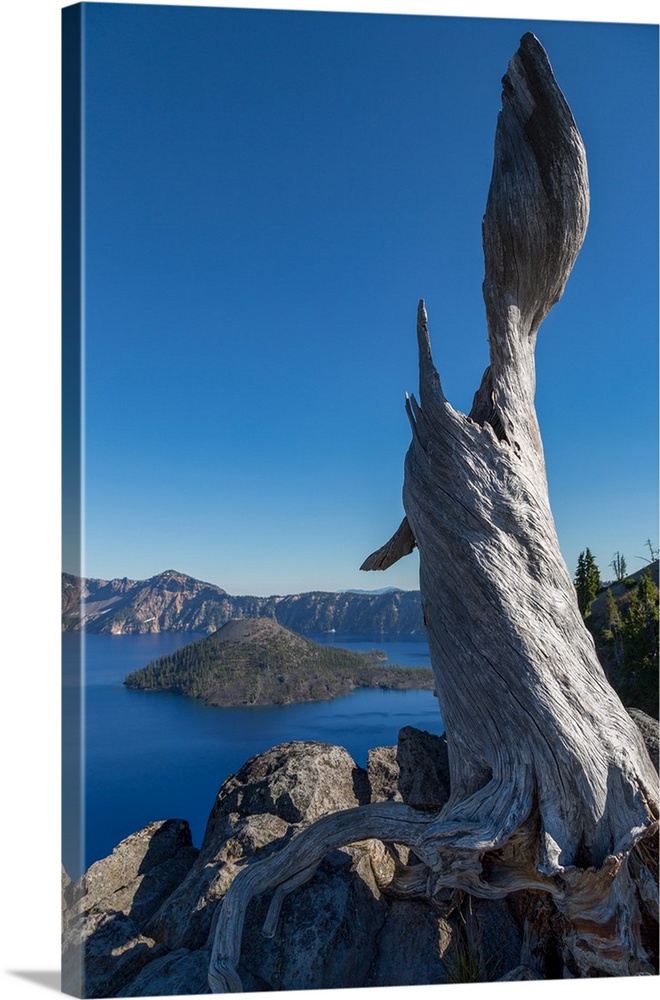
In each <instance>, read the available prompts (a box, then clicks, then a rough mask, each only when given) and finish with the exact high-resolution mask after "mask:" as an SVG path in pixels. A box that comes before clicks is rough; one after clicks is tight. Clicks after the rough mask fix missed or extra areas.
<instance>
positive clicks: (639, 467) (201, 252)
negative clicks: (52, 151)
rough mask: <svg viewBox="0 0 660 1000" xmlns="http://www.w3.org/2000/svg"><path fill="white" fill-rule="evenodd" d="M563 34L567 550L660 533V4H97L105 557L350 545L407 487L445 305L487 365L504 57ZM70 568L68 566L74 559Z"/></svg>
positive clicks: (546, 433)
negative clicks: (570, 219)
mask: <svg viewBox="0 0 660 1000" xmlns="http://www.w3.org/2000/svg"><path fill="white" fill-rule="evenodd" d="M528 30H532V31H533V32H534V33H535V34H536V35H537V36H538V37H539V38H540V40H541V42H542V43H543V45H544V46H545V48H546V50H547V52H548V54H549V57H550V60H551V63H552V65H553V68H554V70H555V74H556V76H557V79H558V81H559V84H560V86H561V87H562V89H563V91H564V93H565V94H566V96H567V98H568V100H569V103H570V105H571V107H572V109H573V112H574V114H575V117H576V120H577V123H578V126H579V128H580V130H581V132H582V135H583V138H584V141H585V145H586V149H587V157H588V161H589V168H590V180H591V197H592V205H591V220H590V225H589V231H588V234H587V238H586V242H585V245H584V247H583V249H582V252H581V254H580V257H579V258H578V261H577V264H576V266H575V269H574V271H573V274H572V276H571V278H570V280H569V283H568V286H567V289H566V292H565V294H564V297H563V299H562V301H561V302H560V303H559V304H558V305H557V306H556V307H555V309H554V310H553V311H552V313H551V314H550V316H549V317H548V318H547V320H546V321H545V323H544V325H543V327H542V328H541V332H540V335H539V341H538V349H537V370H538V389H537V409H538V414H539V420H540V423H541V431H542V435H543V441H544V446H545V452H546V460H547V466H548V477H549V482H550V497H551V503H552V507H553V511H554V514H555V519H556V522H557V528H558V532H559V537H560V541H561V544H562V549H563V552H564V555H565V558H566V560H567V562H568V565H569V568H570V569H571V570H572V571H573V570H574V568H575V563H576V561H577V556H578V553H579V552H580V550H582V549H584V548H585V546H589V547H590V548H591V550H592V552H594V554H595V556H596V559H597V561H598V563H599V565H600V567H601V572H602V574H603V575H604V576H607V575H608V574H609V571H608V568H607V564H608V563H609V561H610V559H611V558H612V555H613V553H614V551H615V550H620V551H622V552H623V553H624V555H625V557H626V559H627V562H628V568H629V569H630V570H632V569H638V568H641V567H642V565H643V563H642V561H641V560H638V559H636V558H635V557H636V556H638V555H639V556H642V555H648V552H646V550H645V549H644V543H645V540H646V538H647V537H649V536H650V537H651V540H652V541H653V543H654V544H655V543H657V542H658V538H657V530H658V529H657V523H658V513H657V494H658V489H657V471H658V470H657V451H658V448H657V403H658V399H657V395H658V394H657V385H658V357H657V354H658V29H657V27H656V26H651V25H648V26H641V25H620V24H619V25H615V24H593V23H568V22H564V23H561V22H551V21H535V20H530V21H513V20H486V19H480V18H465V19H462V18H447V17H428V16H427V17H424V16H407V15H372V14H369V15H366V14H365V15H361V14H337V13H325V14H324V13H318V12H285V11H267V10H238V9H218V8H191V7H180V8H177V7H168V6H163V7H154V6H133V5H112V4H87V5H85V58H86V63H85V87H86V89H85V123H86V127H85V142H84V152H85V176H86V190H85V210H86V227H85V237H86V284H85V288H86V303H85V304H86V330H85V336H86V385H87V396H86V527H85V530H86V535H85V564H84V567H83V568H84V572H85V573H86V575H88V576H94V577H103V578H110V577H114V576H129V577H132V578H144V577H148V576H151V575H153V574H154V573H157V572H159V571H160V570H163V569H166V568H176V569H179V570H181V571H183V572H187V573H190V574H191V575H192V576H195V577H199V578H201V579H204V580H208V581H211V582H213V583H217V584H219V585H220V586H222V587H224V588H225V589H226V590H228V591H229V592H230V593H234V594H247V593H252V594H272V593H292V592H297V591H303V590H312V589H320V590H335V589H342V588H347V587H362V588H365V589H368V588H377V587H382V586H402V587H405V588H409V589H411V588H415V587H417V568H418V566H417V561H416V557H415V556H411V557H408V559H407V560H404V561H403V562H401V563H399V564H397V566H395V567H393V568H392V569H391V570H389V571H388V572H387V573H384V574H364V573H360V572H359V571H358V567H359V565H360V563H361V562H362V560H363V558H364V557H365V556H366V555H367V554H368V553H369V552H371V551H372V550H373V549H374V548H377V547H378V546H379V545H381V544H382V543H383V542H385V541H386V540H387V538H389V536H390V534H391V533H392V531H393V530H394V529H395V528H396V526H397V525H398V523H399V521H400V519H401V517H402V515H403V508H402V503H401V485H402V480H403V460H404V455H405V451H406V449H407V447H408V442H409V427H408V422H407V420H406V417H405V413H404V407H403V399H404V392H405V391H406V390H408V391H415V392H416V390H417V381H416V354H415V338H414V326H415V312H416V306H417V301H418V299H419V298H420V297H424V298H425V299H426V301H427V308H428V310H429V319H430V327H431V336H432V341H433V345H434V353H435V359H436V363H437V365H438V367H439V369H440V374H441V377H442V378H443V383H444V388H445V391H446V393H447V395H448V397H449V399H450V401H451V402H452V403H453V405H455V406H457V407H458V408H460V409H463V410H467V409H469V407H470V405H471V401H472V396H473V393H474V391H475V390H476V388H477V386H478V384H479V381H480V378H481V374H482V371H483V369H484V367H485V366H486V364H487V362H488V350H487V338H486V324H485V318H484V308H483V301H482V297H481V281H482V278H483V257H482V249H481V217H482V215H483V211H484V207H485V203H486V195H487V191H488V184H489V179H490V171H491V165H492V147H493V137H494V131H495V123H496V117H497V112H498V109H499V106H500V80H501V77H502V75H503V74H504V72H505V70H506V66H507V62H508V60H509V58H510V57H511V55H512V54H513V53H514V51H515V49H516V48H517V45H518V41H519V38H520V36H521V35H522V34H523V33H524V32H525V31H528ZM65 568H67V567H66V566H65Z"/></svg>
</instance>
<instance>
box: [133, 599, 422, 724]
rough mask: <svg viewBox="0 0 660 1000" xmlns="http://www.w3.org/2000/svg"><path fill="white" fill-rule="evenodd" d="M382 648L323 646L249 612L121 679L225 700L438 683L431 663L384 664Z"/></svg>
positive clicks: (322, 697)
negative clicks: (370, 650) (427, 665)
mask: <svg viewBox="0 0 660 1000" xmlns="http://www.w3.org/2000/svg"><path fill="white" fill-rule="evenodd" d="M384 655H385V654H383V653H381V651H379V650H374V651H373V653H372V654H365V653H356V652H353V651H351V650H349V649H342V648H340V647H336V648H333V647H329V646H321V645H319V644H318V643H316V642H312V640H311V639H306V638H304V637H303V636H300V635H296V634H294V633H293V632H291V631H289V629H285V628H283V627H282V626H281V625H278V624H277V622H276V621H274V620H273V619H272V618H246V619H241V620H237V621H231V622H228V623H227V624H226V625H224V626H223V627H222V628H221V629H218V631H217V632H214V633H213V635H210V636H207V638H205V639H200V640H199V641H198V642H193V643H190V644H189V645H187V646H184V647H183V649H180V650H177V652H175V653H172V654H171V655H169V656H163V657H161V658H160V659H159V660H156V661H154V662H152V663H149V664H147V666H146V667H143V668H142V669H140V670H136V671H134V672H133V673H131V674H129V675H128V677H127V678H126V680H125V682H124V683H125V684H126V686H127V687H130V688H139V689H141V690H146V691H172V692H175V693H176V694H182V695H187V696H188V697H191V698H200V699H202V700H203V701H204V702H205V703H206V704H207V705H218V706H222V707H229V706H235V705H290V704H293V703H295V702H304V701H326V700H327V699H329V698H335V697H337V696H338V695H345V694H350V692H351V691H353V690H354V689H355V688H357V687H382V688H390V689H396V690H399V691H401V690H405V689H411V688H433V686H434V680H433V674H432V673H431V671H430V670H429V669H428V668H425V667H384V666H379V665H378V662H379V661H380V660H382V659H383V657H384Z"/></svg>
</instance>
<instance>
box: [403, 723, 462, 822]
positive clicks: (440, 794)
mask: <svg viewBox="0 0 660 1000" xmlns="http://www.w3.org/2000/svg"><path fill="white" fill-rule="evenodd" d="M396 760H397V764H398V766H399V778H398V788H399V792H400V794H401V797H402V799H403V801H404V802H405V803H407V804H408V805H409V806H415V807H416V808H418V809H440V808H441V807H442V806H443V805H444V804H445V802H446V801H447V799H448V798H449V757H448V754H447V739H446V737H445V736H435V735H433V734H432V733H427V732H426V731H425V730H423V729H414V728H413V727H412V726H406V727H405V728H404V729H402V730H401V731H400V732H399V741H398V745H397V751H396Z"/></svg>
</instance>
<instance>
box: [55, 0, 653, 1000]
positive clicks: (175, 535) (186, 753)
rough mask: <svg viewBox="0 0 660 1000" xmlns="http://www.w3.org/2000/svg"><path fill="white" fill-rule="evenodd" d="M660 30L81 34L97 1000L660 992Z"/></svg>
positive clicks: (69, 581)
mask: <svg viewBox="0 0 660 1000" xmlns="http://www.w3.org/2000/svg"><path fill="white" fill-rule="evenodd" d="M657 41H658V30H657V27H656V26H653V25H625V24H598V23H576V22H570V23H569V22H552V21H547V22H543V21H534V20H531V19H530V20H529V21H525V22H523V21H517V20H516V21H513V20H506V19H481V18H476V19H471V18H455V17H442V16H420V15H402V14H395V15H393V14H388V15H386V14H358V13H350V14H349V13H321V12H312V11H280V10H271V11H266V10H248V9H245V10H240V9H229V8H214V7H198V8H197V7H176V6H158V5H155V6H153V5H144V6H141V5H132V4H105V3H100V4H96V3H82V4H76V5H74V6H72V7H68V8H65V9H64V11H63V129H64V131H63V148H64V159H63V209H64V212H63V214H64V227H63V233H64V243H63V246H64V283H63V306H64V318H63V330H64V339H63V360H64V375H63V388H64V393H63V399H64V409H63V456H64V488H65V502H64V514H65V517H64V565H63V569H64V572H63V577H62V630H63V665H64V666H63V678H64V683H63V728H64V742H63V758H64V807H63V819H64V822H63V870H62V889H63V904H62V906H63V988H64V990H65V992H68V993H71V994H72V995H74V996H80V997H116V996H154V995H159V996H170V995H190V994H195V995H197V994H206V993H224V992H262V991H272V990H276V991H282V990H284V991H287V990H301V989H315V990H323V989H331V988H353V989H354V988H360V987H373V986H382V987H390V986H401V987H405V986H423V985H427V986H434V987H435V986H440V985H443V984H446V985H449V984H456V983H469V982H471V983H482V984H485V983H490V982H514V981H527V982H530V983H532V982H539V983H541V982H543V981H550V980H557V979H578V980H579V979H585V980H587V979H591V978H594V977H610V978H612V977H629V976H635V977H637V976H640V977H641V976H655V975H657V972H658V946H657V932H658V840H657V835H658V807H659V790H658V722H657V718H658V677H657V669H658V653H657V641H658V551H657V548H656V540H655V538H653V537H650V536H651V535H652V534H653V531H654V526H655V525H656V523H657V495H656V489H655V479H654V466H655V463H656V460H657V459H656V449H655V437H656V431H655V422H654V419H653V418H652V416H651V413H652V412H655V401H656V399H657V389H656V385H655V374H654V371H653V370H652V366H650V364H649V359H650V358H652V357H653V353H654V351H655V350H656V346H655V343H656V336H657V269H656V271H654V260H657V231H656V227H655V225H654V224H653V222H652V221H649V219H650V216H649V213H648V211H647V209H648V205H649V204H650V203H652V201H653V198H654V197H655V198H656V199H657V127H658V126H657V113H656V116H655V118H654V117H653V112H654V109H655V111H656V112H657V68H658V67H657ZM614 62H616V64H617V66H618V70H617V74H616V77H614V76H613V74H612V72H611V67H612V65H613V63H614ZM654 74H655V76H654ZM653 80H655V82H652V81H653ZM605 108H606V109H607V113H605V112H604V109H605ZM624 179H625V180H624ZM653 192H655V194H653ZM613 247H616V251H614V250H613ZM537 338H538V345H537ZM484 369H485V370H484ZM537 383H538V391H537ZM608 393H612V394H613V398H611V399H609V403H608V407H607V408H606V407H605V405H604V399H605V398H606V397H607V394H608ZM404 394H405V395H404ZM614 394H615V398H614ZM633 414H634V415H633ZM406 418H407V419H406ZM631 422H632V423H634V426H635V433H634V436H633V437H634V442H635V445H634V449H633V451H632V452H631V447H630V441H631V427H630V425H631ZM402 465H403V468H402ZM402 483H403V494H402V496H401V484H402ZM551 500H552V506H551ZM397 524H398V525H399V526H398V527H397V528H396V530H395V531H394V533H393V534H392V528H394V527H396V525H397ZM387 538H389V541H385V544H382V543H383V541H384V540H385V539H387ZM645 539H646V542H645ZM379 546H380V547H379ZM588 546H591V547H588ZM635 548H637V549H638V550H640V552H641V551H644V552H645V555H644V556H642V557H641V561H639V560H638V561H637V564H636V565H634V566H633V565H632V560H633V550H634V549H635ZM626 552H627V553H629V555H628V559H629V561H630V565H627V563H626V556H625V553H626ZM369 553H371V554H370V555H369ZM404 557H405V558H404ZM635 559H636V560H637V559H638V557H637V556H635ZM172 567H176V568H172ZM610 571H611V572H610ZM374 572H376V573H377V574H380V573H382V574H383V575H382V576H380V575H377V576H373V573H374ZM367 574H368V575H367Z"/></svg>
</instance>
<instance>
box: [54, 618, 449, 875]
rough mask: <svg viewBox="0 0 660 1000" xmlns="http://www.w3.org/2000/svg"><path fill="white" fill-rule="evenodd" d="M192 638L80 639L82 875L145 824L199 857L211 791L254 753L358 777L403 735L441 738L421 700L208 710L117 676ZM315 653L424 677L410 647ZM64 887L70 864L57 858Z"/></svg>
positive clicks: (387, 697) (405, 697)
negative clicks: (173, 827)
mask: <svg viewBox="0 0 660 1000" xmlns="http://www.w3.org/2000/svg"><path fill="white" fill-rule="evenodd" d="M199 638H202V636H200V635H196V634H195V633H191V632H183V633H182V632H163V633H160V634H155V635H129V636H114V635H89V636H86V637H85V640H84V641H85V669H84V674H85V742H84V752H85V757H84V760H85V766H84V779H83V780H84V788H85V796H84V797H85V813H86V815H85V849H84V859H85V862H84V863H85V867H88V866H89V865H90V864H91V863H92V862H93V861H96V860H98V859H99V858H102V857H105V855H107V854H109V853H110V851H111V850H112V849H113V847H115V846H116V844H118V843H119V841H120V840H123V838H124V837H127V836H128V835H129V834H131V833H133V832H135V831H136V830H139V829H140V828H141V827H143V826H145V825H146V824H147V823H149V822H151V821H153V820H161V819H170V818H181V819H186V820H188V822H189V823H190V826H191V828H192V834H193V842H194V843H195V845H196V846H198V847H199V846H200V844H201V840H202V837H203V835H204V829H205V827H206V820H207V818H208V814H209V812H210V810H211V807H212V805H213V802H214V800H215V796H216V794H217V792H218V789H219V788H220V785H221V784H222V783H223V781H224V780H225V779H226V778H227V777H228V775H230V774H232V773H234V772H235V771H237V770H238V768H239V767H241V765H242V764H244V763H245V761H246V760H248V758H249V757H252V756H253V755H254V754H257V753H262V752H263V751H264V750H267V749H269V748H270V747H272V746H275V745H277V744H278V743H285V742H288V741H290V740H317V741H319V742H323V743H334V744H337V745H339V746H343V747H345V748H346V749H347V750H348V752H349V753H350V754H351V756H352V757H353V758H354V760H355V761H356V763H358V764H360V765H362V766H364V765H365V764H366V760H367V751H368V750H369V749H370V748H372V747H376V746H384V745H388V744H393V743H396V740H397V734H398V732H399V729H401V727H402V726H408V725H412V726H416V727H418V728H420V729H426V730H427V731H429V732H434V733H441V732H443V730H444V726H443V723H442V720H441V717H440V712H439V708H438V703H437V701H436V699H435V697H434V696H433V693H432V692H431V691H384V690H379V689H374V690H372V689H369V688H360V689H358V690H357V691H355V692H353V693H352V694H350V695H347V696H345V697H342V698H336V699H334V700H333V701H326V702H312V703H306V704H301V705H287V706H277V707H268V708H265V707H252V708H208V707H207V706H206V705H204V704H203V703H202V702H200V701H196V700H194V699H190V698H183V697H181V696H180V695H175V694H169V693H161V692H153V691H131V690H129V689H128V688H125V687H124V686H123V680H124V677H125V676H126V674H127V673H129V672H130V671H131V670H135V669H136V668H138V667H142V666H145V664H147V663H148V662H149V661H150V660H152V659H154V658H155V657H158V656H162V655H165V654H166V653H170V652H172V651H173V650H175V649H178V648H179V647H181V646H184V645H186V644H187V643H190V642H194V641H195V640H196V639H199ZM310 638H313V639H314V640H315V641H316V642H321V643H324V644H326V645H330V644H332V645H338V646H344V647H346V648H349V649H355V650H360V651H363V652H364V651H368V650H370V649H373V648H374V647H378V648H380V649H384V650H385V651H386V653H387V657H388V662H389V663H391V664H399V665H401V666H430V660H429V654H428V646H427V644H426V641H425V640H423V639H421V638H420V637H419V636H415V635H412V636H410V637H402V636H392V637H386V636H381V635H378V636H362V635H360V636H356V635H340V634H337V633H334V634H324V635H313V636H310ZM62 640H63V656H64V658H65V662H66V663H75V662H76V660H77V658H78V656H79V655H80V648H81V643H82V641H83V638H82V636H81V635H80V633H68V632H67V633H64V634H63V636H62ZM64 864H65V867H66V868H67V871H69V874H70V875H72V876H73V877H75V876H77V875H78V874H80V872H79V871H78V870H77V869H78V868H79V861H78V859H77V858H76V857H72V856H71V853H70V852H69V853H67V844H66V843H65V844H64Z"/></svg>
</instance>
